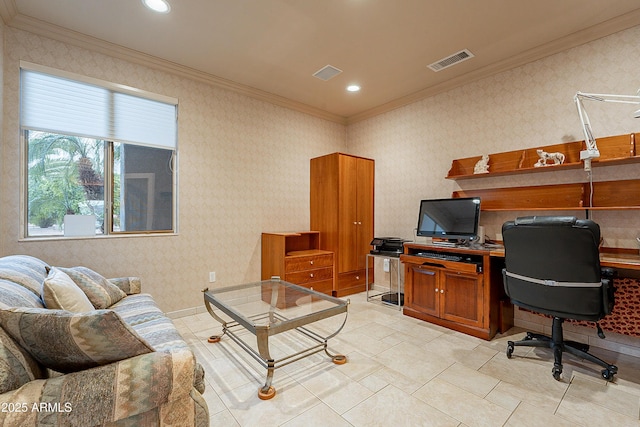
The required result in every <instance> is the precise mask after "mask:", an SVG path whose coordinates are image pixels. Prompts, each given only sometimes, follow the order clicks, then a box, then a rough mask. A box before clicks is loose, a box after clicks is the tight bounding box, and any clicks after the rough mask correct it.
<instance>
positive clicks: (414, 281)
mask: <svg viewBox="0 0 640 427" xmlns="http://www.w3.org/2000/svg"><path fill="white" fill-rule="evenodd" d="M408 273H409V277H408V278H405V298H406V301H405V305H406V306H407V307H409V308H413V309H415V310H418V311H420V312H422V313H426V314H431V315H433V316H439V312H440V309H439V300H440V288H439V287H438V282H439V280H438V278H439V275H440V272H439V271H438V270H436V269H433V268H430V267H425V266H422V265H410V266H409V269H408Z"/></svg>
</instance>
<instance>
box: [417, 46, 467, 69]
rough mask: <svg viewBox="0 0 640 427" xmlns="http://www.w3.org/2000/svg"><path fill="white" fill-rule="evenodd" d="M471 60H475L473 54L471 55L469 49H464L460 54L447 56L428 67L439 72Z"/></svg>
mask: <svg viewBox="0 0 640 427" xmlns="http://www.w3.org/2000/svg"><path fill="white" fill-rule="evenodd" d="M471 58H473V53H471V52H470V51H469V50H468V49H464V50H461V51H460V52H458V53H454V54H453V55H451V56H447V57H446V58H444V59H441V60H439V61H436V62H434V63H433V64H431V65H429V66H428V67H429V68H431V69H432V70H433V71H436V72H437V71H441V70H444V69H445V68H449V67H451V66H452V65H455V64H459V63H460V62H462V61H466V60H467V59H471Z"/></svg>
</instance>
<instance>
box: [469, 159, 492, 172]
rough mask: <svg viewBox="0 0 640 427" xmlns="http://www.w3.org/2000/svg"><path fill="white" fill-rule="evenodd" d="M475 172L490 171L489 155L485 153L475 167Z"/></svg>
mask: <svg viewBox="0 0 640 427" xmlns="http://www.w3.org/2000/svg"><path fill="white" fill-rule="evenodd" d="M473 173H474V174H476V173H489V155H488V154H485V155H483V156H482V159H480V160H478V163H476V165H475V166H474V167H473Z"/></svg>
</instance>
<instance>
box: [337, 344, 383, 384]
mask: <svg viewBox="0 0 640 427" xmlns="http://www.w3.org/2000/svg"><path fill="white" fill-rule="evenodd" d="M381 367H382V365H380V364H379V363H378V362H376V361H375V360H373V359H372V358H370V357H367V356H365V355H363V354H362V353H360V352H358V351H353V352H351V353H349V354H347V363H345V364H344V365H341V366H340V372H342V373H343V374H344V375H346V376H347V377H349V378H351V379H352V380H353V381H360V380H361V379H363V378H365V377H367V376H369V375H371V374H372V373H373V372H376V371H378V370H379V369H380V368H381Z"/></svg>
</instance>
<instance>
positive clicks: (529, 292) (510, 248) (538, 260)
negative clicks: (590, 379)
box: [502, 216, 618, 381]
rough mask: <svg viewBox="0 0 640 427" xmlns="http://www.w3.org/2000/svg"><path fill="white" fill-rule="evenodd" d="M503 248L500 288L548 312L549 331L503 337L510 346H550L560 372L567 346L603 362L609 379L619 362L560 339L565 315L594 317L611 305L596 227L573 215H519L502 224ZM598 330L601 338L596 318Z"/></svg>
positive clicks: (556, 375)
mask: <svg viewBox="0 0 640 427" xmlns="http://www.w3.org/2000/svg"><path fill="white" fill-rule="evenodd" d="M502 238H503V240H504V248H505V268H504V269H503V270H502V275H503V279H504V288H505V291H506V293H507V295H508V296H509V298H511V302H513V304H515V305H518V306H520V307H522V308H525V309H527V310H531V311H535V312H538V313H542V314H547V315H549V316H552V317H553V325H552V335H551V337H548V336H545V335H540V334H535V333H531V332H527V335H526V337H525V338H524V339H523V340H521V341H517V342H513V341H508V342H507V357H508V358H511V355H512V354H513V350H514V346H529V347H549V348H551V349H553V354H554V359H555V363H554V365H553V370H552V374H553V377H554V378H555V379H556V380H559V379H560V377H561V374H562V352H563V351H567V352H569V353H571V354H573V355H575V356H577V357H579V358H584V359H586V360H589V361H591V362H594V363H597V364H599V365H601V366H603V367H604V369H603V370H602V371H601V373H602V378H604V379H605V380H607V381H612V380H613V376H614V375H615V374H616V373H617V372H618V368H617V367H616V366H614V365H610V364H608V363H606V362H605V361H603V360H601V359H599V358H597V357H596V356H593V355H592V354H590V353H588V350H589V346H588V345H587V344H581V343H577V342H572V341H564V339H563V333H562V324H563V322H564V320H565V319H576V320H587V321H593V322H597V321H598V320H600V319H602V318H603V317H604V316H605V315H607V314H608V313H610V312H611V310H612V309H613V302H614V301H613V291H614V288H613V270H611V269H608V270H604V271H603V270H601V269H600V256H599V250H598V246H599V243H600V227H599V226H598V224H596V223H595V222H593V221H591V220H578V219H576V218H575V217H554V216H550V217H544V216H537V217H536V216H534V217H522V218H517V219H516V220H515V221H509V222H506V223H504V225H503V226H502ZM596 327H597V328H598V336H600V338H604V334H603V333H602V329H601V328H600V326H599V325H598V324H597V323H596Z"/></svg>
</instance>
